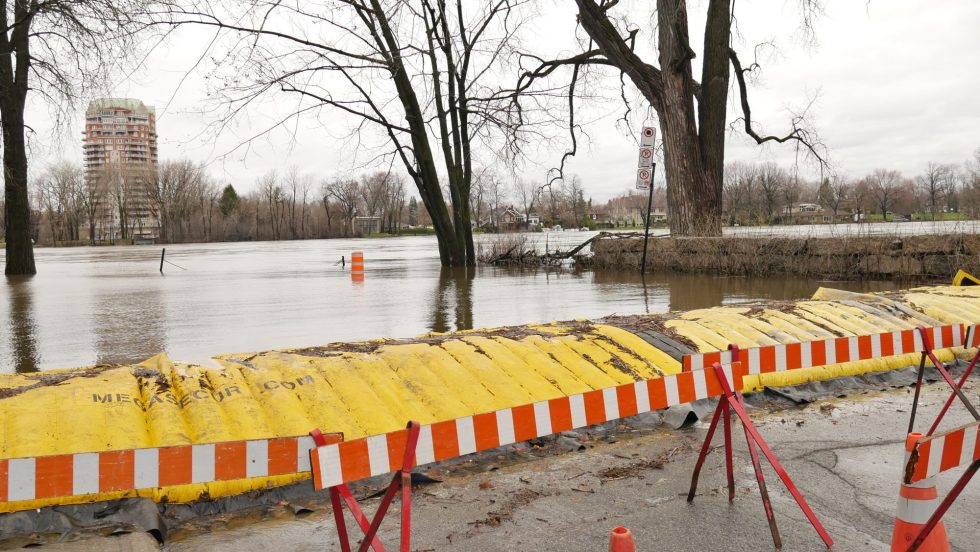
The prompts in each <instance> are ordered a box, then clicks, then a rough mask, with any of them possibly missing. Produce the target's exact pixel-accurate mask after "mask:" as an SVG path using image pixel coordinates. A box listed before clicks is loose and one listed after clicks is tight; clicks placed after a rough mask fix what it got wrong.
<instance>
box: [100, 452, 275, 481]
mask: <svg viewBox="0 0 980 552" xmlns="http://www.w3.org/2000/svg"><path fill="white" fill-rule="evenodd" d="M159 454H160V456H159V461H160V479H159V482H160V486H161V487H167V486H170V485H187V484H189V483H190V482H191V480H192V478H191V447H190V446H179V447H165V448H161V449H160V453H159ZM269 475H272V474H269ZM100 484H101V482H100Z"/></svg>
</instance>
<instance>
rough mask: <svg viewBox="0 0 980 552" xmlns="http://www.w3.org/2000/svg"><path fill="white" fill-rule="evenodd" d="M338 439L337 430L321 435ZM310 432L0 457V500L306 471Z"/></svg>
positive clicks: (52, 496)
mask: <svg viewBox="0 0 980 552" xmlns="http://www.w3.org/2000/svg"><path fill="white" fill-rule="evenodd" d="M324 440H326V441H327V442H338V441H340V434H329V435H326V436H324ZM313 447H314V441H313V439H311V438H310V437H309V436H305V435H304V436H300V437H282V438H272V439H254V440H248V441H230V442H220V443H199V444H190V445H177V446H170V447H153V448H139V449H129V450H110V451H102V452H81V453H75V454H60V455H52V456H35V457H27V458H0V503H2V502H21V501H33V500H46V499H56V498H70V497H78V496H88V495H97V494H101V493H112V492H119V491H136V490H140V489H154V488H158V487H171V486H175V485H190V484H195V483H214V482H218V481H235V480H241V479H249V478H253V477H270V476H276V475H291V474H296V473H304V472H308V471H309V470H310V450H311V449H312V448H313Z"/></svg>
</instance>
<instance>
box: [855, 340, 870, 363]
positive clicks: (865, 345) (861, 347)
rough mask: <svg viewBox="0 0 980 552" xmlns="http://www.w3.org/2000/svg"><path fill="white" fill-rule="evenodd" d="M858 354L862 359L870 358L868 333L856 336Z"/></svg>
mask: <svg viewBox="0 0 980 552" xmlns="http://www.w3.org/2000/svg"><path fill="white" fill-rule="evenodd" d="M858 355H859V356H860V357H861V358H862V359H868V358H872V355H871V336H870V335H862V336H860V337H858Z"/></svg>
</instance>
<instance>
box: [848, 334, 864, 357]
mask: <svg viewBox="0 0 980 552" xmlns="http://www.w3.org/2000/svg"><path fill="white" fill-rule="evenodd" d="M847 356H848V358H849V359H850V360H851V361H852V362H853V361H855V360H858V359H859V358H861V348H860V347H858V338H856V337H848V338H847Z"/></svg>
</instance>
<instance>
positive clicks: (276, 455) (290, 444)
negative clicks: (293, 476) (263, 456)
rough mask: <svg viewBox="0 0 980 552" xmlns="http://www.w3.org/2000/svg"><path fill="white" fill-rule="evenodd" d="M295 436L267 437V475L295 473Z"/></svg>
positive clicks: (296, 452)
mask: <svg viewBox="0 0 980 552" xmlns="http://www.w3.org/2000/svg"><path fill="white" fill-rule="evenodd" d="M296 448H297V447H296V438H295V437H292V438H285V439H269V475H285V474H288V473H296V469H297V467H298V466H297V465H296V456H297V454H298V451H297V450H296Z"/></svg>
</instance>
